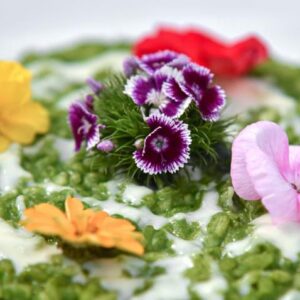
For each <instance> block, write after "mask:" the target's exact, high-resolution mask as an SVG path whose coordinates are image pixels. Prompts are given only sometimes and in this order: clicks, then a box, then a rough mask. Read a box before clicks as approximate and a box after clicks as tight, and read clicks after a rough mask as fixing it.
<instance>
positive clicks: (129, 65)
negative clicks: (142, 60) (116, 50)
mask: <svg viewBox="0 0 300 300" xmlns="http://www.w3.org/2000/svg"><path fill="white" fill-rule="evenodd" d="M138 69H139V59H138V58H137V57H135V56H129V57H127V58H126V59H125V60H124V62H123V71H124V74H125V76H126V77H130V76H132V75H134V74H136V72H137V70H138Z"/></svg>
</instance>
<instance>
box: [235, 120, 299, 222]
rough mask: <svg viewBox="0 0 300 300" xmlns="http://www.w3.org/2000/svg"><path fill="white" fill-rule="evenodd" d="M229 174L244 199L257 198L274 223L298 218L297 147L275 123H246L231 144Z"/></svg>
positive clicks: (236, 189)
mask: <svg viewBox="0 0 300 300" xmlns="http://www.w3.org/2000/svg"><path fill="white" fill-rule="evenodd" d="M231 178H232V184H233V187H234V190H235V192H236V193H237V194H238V195H239V196H240V197H241V198H244V199H245V200H259V199H261V201H262V203H263V205H264V206H265V208H266V209H267V210H268V211H269V213H270V215H271V217H272V219H273V221H274V222H275V223H282V222H288V221H296V222H299V221H300V201H299V199H300V197H299V195H300V147H299V146H289V143H288V137H287V135H286V133H285V132H284V130H283V129H282V128H281V127H280V126H279V125H277V124H275V123H273V122H269V121H260V122H257V123H254V124H251V125H249V126H247V127H246V128H245V129H243V130H242V131H241V132H240V134H239V135H238V136H237V137H236V139H235V140H234V142H233V146H232V163H231Z"/></svg>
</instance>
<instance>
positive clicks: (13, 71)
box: [0, 61, 31, 111]
mask: <svg viewBox="0 0 300 300" xmlns="http://www.w3.org/2000/svg"><path fill="white" fill-rule="evenodd" d="M30 82H31V74H30V72H29V71H27V70H26V69H25V68H24V67H22V66H21V65H20V64H19V63H17V62H8V61H0V91H1V93H0V111H3V110H5V109H6V108H7V107H15V108H16V107H18V106H19V105H23V104H24V103H26V102H27V101H29V100H30V98H31V88H30Z"/></svg>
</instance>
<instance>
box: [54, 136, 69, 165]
mask: <svg viewBox="0 0 300 300" xmlns="http://www.w3.org/2000/svg"><path fill="white" fill-rule="evenodd" d="M54 147H55V148H56V150H57V151H58V153H59V156H60V159H61V160H62V161H68V160H70V159H71V158H72V157H73V156H74V140H70V139H64V138H60V137H55V139H54Z"/></svg>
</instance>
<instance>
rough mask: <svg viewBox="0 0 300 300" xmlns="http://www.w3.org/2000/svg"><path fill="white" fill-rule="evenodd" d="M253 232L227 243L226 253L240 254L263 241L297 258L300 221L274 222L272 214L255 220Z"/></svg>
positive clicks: (299, 248) (299, 250) (286, 254)
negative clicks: (243, 237)
mask: <svg viewBox="0 0 300 300" xmlns="http://www.w3.org/2000/svg"><path fill="white" fill-rule="evenodd" d="M253 225H254V230H253V233H252V234H250V235H249V236H247V237H246V238H245V239H243V240H240V241H236V242H233V243H229V244H227V245H226V247H225V249H224V251H225V254H228V255H231V256H238V255H241V254H243V253H245V252H246V251H248V250H250V249H251V248H252V247H254V246H255V245H257V244H259V243H262V242H269V243H271V244H273V245H274V246H276V247H277V248H278V249H280V251H281V253H282V255H283V256H285V257H287V258H289V259H291V260H296V259H297V254H298V253H300V234H299V232H300V223H284V224H273V222H272V220H271V217H270V215H268V214H266V215H263V216H261V217H259V218H257V219H255V220H254V221H253Z"/></svg>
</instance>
